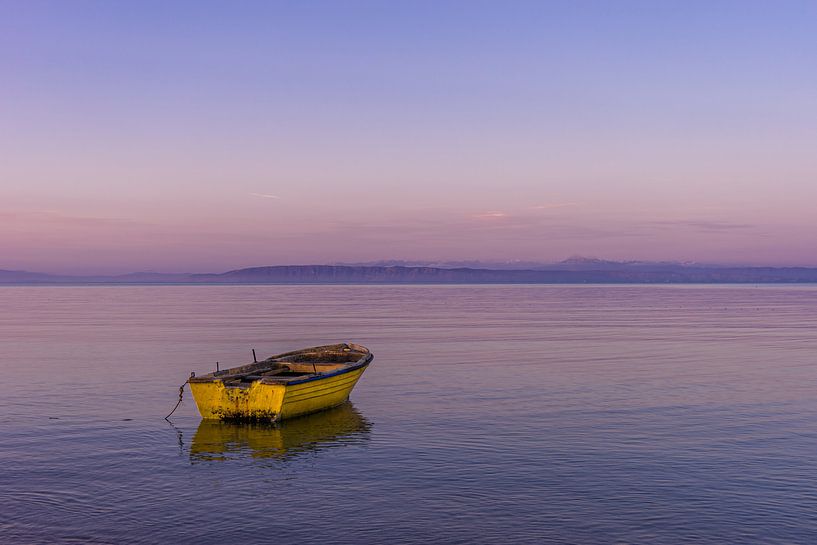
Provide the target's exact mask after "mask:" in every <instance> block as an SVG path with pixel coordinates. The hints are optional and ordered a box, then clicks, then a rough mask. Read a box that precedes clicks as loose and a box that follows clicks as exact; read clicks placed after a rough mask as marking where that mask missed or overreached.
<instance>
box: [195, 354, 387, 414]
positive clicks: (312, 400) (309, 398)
mask: <svg viewBox="0 0 817 545" xmlns="http://www.w3.org/2000/svg"><path fill="white" fill-rule="evenodd" d="M372 359H374V356H373V355H372V353H371V352H370V351H369V349H368V348H366V347H365V346H361V345H359V344H352V343H342V344H332V345H327V346H315V347H312V348H304V349H303V350H296V351H295V352H287V353H285V354H278V355H277V356H271V357H269V358H267V359H265V360H264V361H260V362H256V363H251V364H249V365H242V366H240V367H233V368H232V369H224V370H221V371H216V372H214V373H209V374H207V375H202V376H199V377H196V376H191V377H190V379H189V380H188V382H189V383H190V391H191V392H192V393H193V398H194V399H195V400H196V406H197V407H198V409H199V413H200V414H201V416H202V418H206V419H222V420H228V419H242V420H265V421H272V422H276V421H278V420H282V419H284V418H291V417H293V416H300V415H304V414H310V413H314V412H318V411H322V410H324V409H328V408H330V407H335V406H337V405H340V404H341V403H343V402H344V401H346V400H347V399H348V398H349V393H350V392H351V391H352V388H354V386H355V384H356V383H357V381H358V379H359V378H360V376H361V375H362V374H363V371H365V370H366V368H367V367H368V366H369V363H371V361H372Z"/></svg>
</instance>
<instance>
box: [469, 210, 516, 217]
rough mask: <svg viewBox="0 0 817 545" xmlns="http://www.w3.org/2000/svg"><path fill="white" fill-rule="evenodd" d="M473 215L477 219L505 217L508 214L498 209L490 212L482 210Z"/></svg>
mask: <svg viewBox="0 0 817 545" xmlns="http://www.w3.org/2000/svg"><path fill="white" fill-rule="evenodd" d="M474 217H475V218H479V219H494V218H507V217H508V214H506V213H505V212H501V211H498V210H492V211H490V212H483V213H482V214H477V215H475V216H474Z"/></svg>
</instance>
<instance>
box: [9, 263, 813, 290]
mask: <svg viewBox="0 0 817 545" xmlns="http://www.w3.org/2000/svg"><path fill="white" fill-rule="evenodd" d="M810 282H817V268H808V267H717V266H711V265H709V266H707V265H696V264H680V263H649V262H638V261H631V262H618V261H604V260H595V259H585V258H580V259H570V260H566V261H562V262H560V263H555V264H552V265H545V264H540V265H538V266H537V267H536V268H534V267H531V268H522V269H517V268H478V267H442V266H437V267H431V266H405V265H282V266H273V267H252V268H247V269H237V270H232V271H227V272H224V273H190V274H186V273H181V274H165V273H131V274H125V275H118V276H67V275H51V274H45V273H35V272H27V271H7V270H0V284H5V285H30V284H35V285H42V284H658V283H678V284H708V283H724V284H727V283H752V284H756V283H810Z"/></svg>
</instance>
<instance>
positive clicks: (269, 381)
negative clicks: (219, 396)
mask: <svg viewBox="0 0 817 545" xmlns="http://www.w3.org/2000/svg"><path fill="white" fill-rule="evenodd" d="M333 347H346V348H348V349H350V350H351V351H354V352H360V353H362V354H363V356H361V357H360V358H359V359H358V360H357V361H354V362H350V363H346V364H344V367H341V368H340V369H335V370H332V371H328V372H326V373H317V374H314V373H313V374H307V375H305V376H304V377H303V378H297V377H296V378H294V379H289V380H281V378H283V377H280V378H278V379H277V380H276V377H275V376H269V377H262V378H261V379H260V380H257V381H253V382H254V383H255V382H257V383H260V384H266V385H268V386H290V385H292V386H294V385H297V384H304V383H307V382H314V381H316V380H323V379H328V378H332V377H336V376H338V375H343V374H345V373H349V372H351V371H355V370H357V369H360V368H362V367H366V366H368V365H369V364H370V363H371V362H372V360H373V359H374V355H373V354H372V353H371V351H370V350H369V349H368V348H366V347H365V346H362V345H359V344H355V343H338V344H328V345H322V346H313V347H309V348H303V349H301V350H294V351H292V352H284V353H283V354H276V355H274V356H270V357H269V358H267V359H265V360H262V361H259V362H254V363H251V364H248V365H249V366H253V365H259V366H260V365H263V364H264V363H282V364H285V363H289V362H276V361H275V360H277V359H280V358H286V357H290V356H297V355H298V354H303V353H305V352H312V351H316V350H320V349H331V348H333ZM298 363H308V362H298ZM316 363H320V362H316ZM248 365H238V366H236V367H231V368H229V369H223V370H221V371H215V372H211V373H207V374H206V375H201V376H193V377H190V378H189V379H188V382H191V383H197V384H208V383H221V384H223V383H224V380H223V377H227V376H230V375H235V374H236V373H230V371H232V370H234V369H240V368H242V367H247V366H248ZM216 373H218V375H217V374H216ZM251 373H252V371H250V372H248V373H246V374H248V375H249V374H251ZM219 375H221V376H219Z"/></svg>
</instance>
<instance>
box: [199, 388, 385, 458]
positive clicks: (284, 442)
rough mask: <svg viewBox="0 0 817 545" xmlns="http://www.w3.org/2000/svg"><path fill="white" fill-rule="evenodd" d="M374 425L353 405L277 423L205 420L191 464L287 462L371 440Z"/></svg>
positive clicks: (200, 426) (348, 403)
mask: <svg viewBox="0 0 817 545" xmlns="http://www.w3.org/2000/svg"><path fill="white" fill-rule="evenodd" d="M370 429H371V423H369V421H367V420H366V419H365V418H364V417H363V416H362V415H361V414H360V413H359V412H358V411H357V410H356V409H355V408H354V406H353V405H352V404H351V403H350V402H346V403H344V404H343V405H340V406H338V407H335V408H333V409H329V410H326V411H322V412H319V413H314V414H311V415H308V416H301V417H298V418H293V419H290V420H284V421H282V422H279V423H277V424H269V423H262V422H241V421H230V420H210V419H205V420H202V421H201V423H200V424H199V427H198V429H197V430H196V433H195V435H193V442H192V444H191V445H190V461H191V462H193V463H195V462H210V461H225V460H231V459H237V458H245V457H251V458H273V459H287V458H290V457H294V456H297V455H299V454H302V453H305V452H314V451H319V450H324V449H327V448H333V447H339V446H343V445H345V444H350V443H358V442H361V441H365V440H366V439H368V435H369V430H370Z"/></svg>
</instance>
